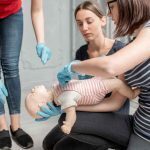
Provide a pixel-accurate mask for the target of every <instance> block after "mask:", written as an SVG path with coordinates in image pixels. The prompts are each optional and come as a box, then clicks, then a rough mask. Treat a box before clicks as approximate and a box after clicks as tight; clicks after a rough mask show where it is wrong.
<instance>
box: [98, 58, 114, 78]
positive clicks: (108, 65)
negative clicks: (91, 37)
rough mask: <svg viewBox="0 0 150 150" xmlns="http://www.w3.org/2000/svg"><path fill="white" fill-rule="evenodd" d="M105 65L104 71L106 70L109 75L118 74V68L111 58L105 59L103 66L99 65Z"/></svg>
mask: <svg viewBox="0 0 150 150" xmlns="http://www.w3.org/2000/svg"><path fill="white" fill-rule="evenodd" d="M101 67H103V72H105V73H106V74H107V75H108V77H115V76H116V73H117V71H116V69H115V67H114V63H113V62H111V61H110V59H106V61H104V64H103V66H101V65H100V66H99V69H100V68H101Z"/></svg>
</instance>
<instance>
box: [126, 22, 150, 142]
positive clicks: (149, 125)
mask: <svg viewBox="0 0 150 150" xmlns="http://www.w3.org/2000/svg"><path fill="white" fill-rule="evenodd" d="M145 27H150V21H149V22H147V24H145ZM125 79H126V81H127V82H128V84H129V85H130V86H133V87H139V88H140V89H141V93H140V95H139V107H138V109H137V111H136V112H135V114H134V126H133V129H134V132H135V133H136V134H137V135H138V136H140V137H141V138H143V139H145V140H147V141H149V142H150V59H148V60H146V61H144V62H143V63H141V64H140V65H138V66H136V67H135V68H134V69H132V70H130V71H128V72H126V74H125Z"/></svg>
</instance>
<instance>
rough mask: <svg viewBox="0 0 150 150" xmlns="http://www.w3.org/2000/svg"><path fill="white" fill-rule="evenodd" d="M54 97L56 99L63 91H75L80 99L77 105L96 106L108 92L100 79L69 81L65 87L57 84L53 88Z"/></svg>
mask: <svg viewBox="0 0 150 150" xmlns="http://www.w3.org/2000/svg"><path fill="white" fill-rule="evenodd" d="M53 91H54V97H55V98H56V97H58V96H59V95H60V94H61V93H62V92H63V91H76V92H78V93H79V94H81V96H82V98H81V99H80V100H78V105H92V104H97V103H99V102H100V101H102V100H103V98H104V97H105V95H106V94H107V93H108V92H109V91H108V90H107V88H106V87H105V85H104V84H103V82H102V80H101V79H100V78H96V77H94V78H91V79H87V80H71V81H70V82H69V83H68V84H67V85H66V86H65V87H61V86H60V85H59V84H58V83H56V84H54V86H53Z"/></svg>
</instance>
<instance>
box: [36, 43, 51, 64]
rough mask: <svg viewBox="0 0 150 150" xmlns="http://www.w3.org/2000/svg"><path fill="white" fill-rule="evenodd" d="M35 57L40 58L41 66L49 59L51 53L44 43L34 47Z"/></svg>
mask: <svg viewBox="0 0 150 150" xmlns="http://www.w3.org/2000/svg"><path fill="white" fill-rule="evenodd" d="M36 52H37V55H38V56H39V57H40V58H41V61H42V63H43V64H46V62H47V61H48V60H49V59H50V58H51V56H52V53H51V51H50V49H49V48H48V47H46V45H45V44H44V43H39V44H37V46H36Z"/></svg>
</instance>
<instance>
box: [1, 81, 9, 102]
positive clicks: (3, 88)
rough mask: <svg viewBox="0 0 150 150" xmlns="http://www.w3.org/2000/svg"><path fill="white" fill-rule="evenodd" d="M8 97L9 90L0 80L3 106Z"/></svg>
mask: <svg viewBox="0 0 150 150" xmlns="http://www.w3.org/2000/svg"><path fill="white" fill-rule="evenodd" d="M6 96H8V92H7V89H6V87H5V85H4V84H3V82H2V81H1V80H0V103H2V104H4V103H5V101H4V99H5V97H6Z"/></svg>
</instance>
